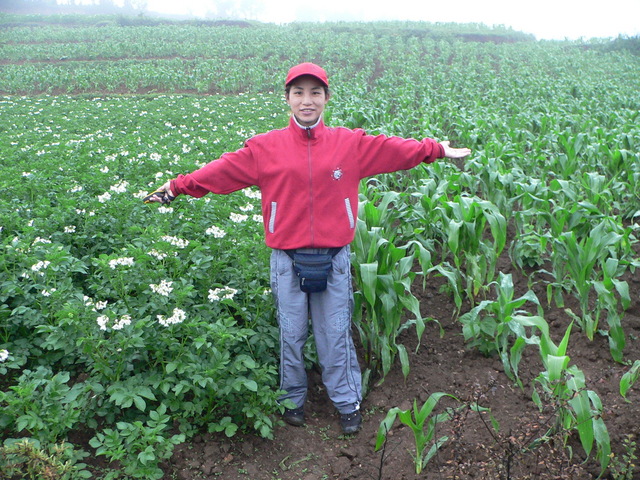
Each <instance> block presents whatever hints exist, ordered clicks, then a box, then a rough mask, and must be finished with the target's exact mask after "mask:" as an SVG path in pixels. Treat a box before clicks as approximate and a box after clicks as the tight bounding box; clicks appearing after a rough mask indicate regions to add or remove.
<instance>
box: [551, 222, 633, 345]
mask: <svg viewBox="0 0 640 480" xmlns="http://www.w3.org/2000/svg"><path fill="white" fill-rule="evenodd" d="M624 242H625V239H624V236H623V235H622V234H620V233H618V232H616V231H615V230H614V229H612V228H611V226H610V224H609V222H606V221H603V222H601V223H599V224H598V225H596V226H595V227H594V228H593V229H592V230H591V232H590V234H589V236H588V237H587V238H584V239H579V238H578V237H577V236H576V234H575V232H564V233H562V234H561V235H560V236H559V238H558V239H556V241H555V242H554V243H553V247H554V252H553V257H552V258H553V264H554V266H558V268H554V273H555V274H556V275H559V274H560V273H561V272H564V271H565V270H564V269H565V268H566V273H565V274H564V276H563V278H558V277H556V279H557V280H559V282H560V284H561V285H562V286H563V287H564V288H565V289H567V290H569V291H571V292H575V294H576V296H577V298H578V301H579V304H580V310H581V312H580V313H581V315H576V314H575V313H574V312H571V311H570V310H568V313H569V314H570V315H571V316H572V317H573V318H574V319H575V320H576V322H577V323H578V325H579V326H580V328H581V329H582V330H583V331H584V332H585V334H586V335H587V337H588V338H589V339H590V340H593V336H594V334H595V332H596V331H597V329H598V324H599V321H600V315H601V313H602V308H603V306H607V307H608V308H609V311H610V312H611V321H612V323H613V331H612V336H613V337H612V338H613V342H614V344H613V351H614V352H615V353H614V355H615V356H618V357H619V356H620V355H621V350H622V348H621V347H624V341H623V336H622V333H621V332H620V329H621V327H619V326H618V324H619V319H616V318H615V315H617V303H618V302H617V300H615V298H614V297H613V296H612V295H613V294H614V289H615V290H616V291H617V292H618V293H619V294H620V295H621V296H622V301H623V307H624V306H625V305H626V306H627V307H628V304H629V300H628V291H627V289H626V287H625V283H624V282H621V281H618V280H617V279H616V278H615V277H616V276H618V275H619V274H620V270H619V269H618V266H619V262H618V261H617V260H616V258H615V255H618V252H619V251H621V250H622V249H623V247H622V244H623V243H624ZM560 265H562V267H560ZM596 267H600V268H596ZM603 267H604V268H603ZM601 271H604V276H605V278H604V281H598V276H599V275H600V272H601ZM556 285H557V284H556ZM552 288H553V284H550V285H549V287H548V293H549V294H550V292H551V289H552ZM594 290H595V291H596V293H598V294H601V295H602V299H600V298H599V299H598V301H596V302H595V309H594V308H593V302H592V292H593V291H594Z"/></svg>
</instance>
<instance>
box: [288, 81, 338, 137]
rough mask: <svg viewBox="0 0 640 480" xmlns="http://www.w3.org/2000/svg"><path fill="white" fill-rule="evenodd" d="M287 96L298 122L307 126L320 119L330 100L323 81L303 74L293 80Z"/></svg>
mask: <svg viewBox="0 0 640 480" xmlns="http://www.w3.org/2000/svg"><path fill="white" fill-rule="evenodd" d="M286 98H287V103H288V104H289V106H290V107H291V111H292V112H293V114H294V115H295V117H296V119H297V120H298V123H300V125H304V126H305V127H308V126H311V125H314V124H315V123H316V122H317V121H318V118H320V115H322V112H323V111H324V107H325V105H326V104H327V102H328V101H329V96H328V95H327V94H326V92H325V90H324V85H323V84H322V82H320V80H318V79H317V78H315V77H313V76H310V75H303V76H301V77H298V78H296V79H295V80H294V81H293V82H291V89H290V90H289V93H288V94H287V96H286Z"/></svg>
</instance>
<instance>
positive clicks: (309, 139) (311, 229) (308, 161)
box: [305, 127, 315, 247]
mask: <svg viewBox="0 0 640 480" xmlns="http://www.w3.org/2000/svg"><path fill="white" fill-rule="evenodd" d="M305 130H306V131H307V164H308V165H309V208H310V210H311V211H310V219H311V224H310V225H309V236H310V237H311V245H309V247H313V245H314V244H315V242H314V239H313V174H312V173H313V172H312V169H311V128H310V127H306V128H305Z"/></svg>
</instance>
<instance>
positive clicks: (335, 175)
mask: <svg viewBox="0 0 640 480" xmlns="http://www.w3.org/2000/svg"><path fill="white" fill-rule="evenodd" d="M331 176H332V177H333V179H334V180H340V179H341V178H342V169H341V168H340V167H338V168H336V169H335V170H334V171H333V173H332V174H331Z"/></svg>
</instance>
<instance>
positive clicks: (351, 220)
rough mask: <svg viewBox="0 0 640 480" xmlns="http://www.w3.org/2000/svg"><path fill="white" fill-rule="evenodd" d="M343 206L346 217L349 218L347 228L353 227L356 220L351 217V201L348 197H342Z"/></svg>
mask: <svg viewBox="0 0 640 480" xmlns="http://www.w3.org/2000/svg"><path fill="white" fill-rule="evenodd" d="M344 206H345V208H346V209H347V218H348V219H349V228H351V229H354V228H355V227H356V221H355V219H354V218H353V210H351V201H350V200H349V197H347V198H345V199H344Z"/></svg>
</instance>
